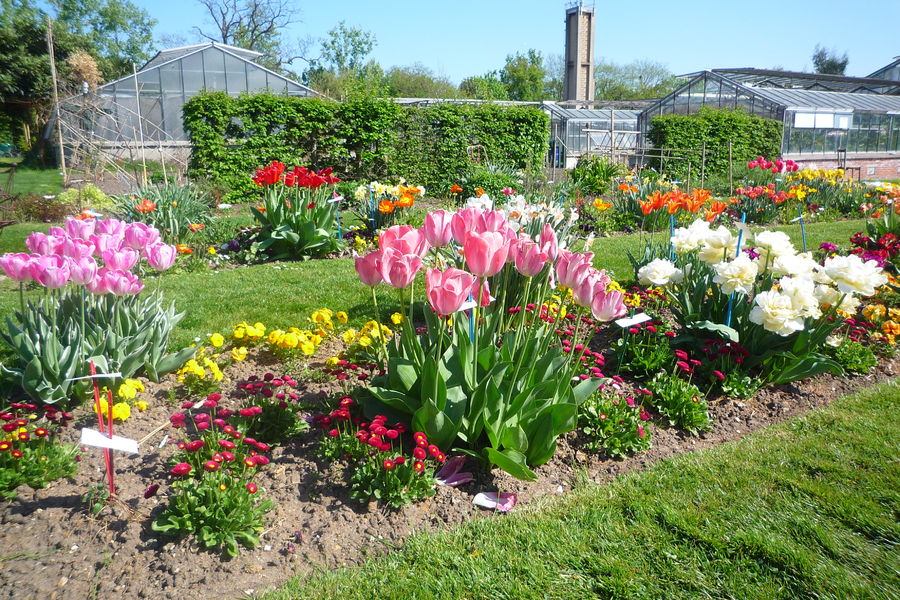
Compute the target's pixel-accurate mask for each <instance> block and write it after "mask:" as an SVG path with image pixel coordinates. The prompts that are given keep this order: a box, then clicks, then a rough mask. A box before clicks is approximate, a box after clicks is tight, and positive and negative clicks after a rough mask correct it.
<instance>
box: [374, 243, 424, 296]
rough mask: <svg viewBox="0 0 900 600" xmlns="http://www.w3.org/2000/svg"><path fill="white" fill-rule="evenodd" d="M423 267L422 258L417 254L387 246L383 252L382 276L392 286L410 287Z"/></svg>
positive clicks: (380, 268)
mask: <svg viewBox="0 0 900 600" xmlns="http://www.w3.org/2000/svg"><path fill="white" fill-rule="evenodd" d="M421 268H422V259H421V257H419V256H418V255H416V254H403V253H401V252H400V251H399V250H396V249H395V248H387V249H386V250H382V252H381V263H380V265H379V270H380V272H381V278H382V279H383V280H384V282H385V283H386V284H388V285H390V286H392V287H395V288H399V289H403V288H406V287H409V285H410V284H411V283H412V282H413V280H414V279H415V278H416V273H418V272H419V270H420V269H421Z"/></svg>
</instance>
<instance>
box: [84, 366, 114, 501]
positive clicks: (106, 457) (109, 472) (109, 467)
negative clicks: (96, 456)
mask: <svg viewBox="0 0 900 600" xmlns="http://www.w3.org/2000/svg"><path fill="white" fill-rule="evenodd" d="M88 363H89V364H90V366H91V383H92V384H93V386H94V410H95V412H96V413H97V422H98V425H99V428H100V433H103V434H106V435H107V437H109V438H110V439H112V402H110V401H108V402H107V408H108V422H109V433H107V431H106V428H105V427H104V425H103V410H102V409H101V408H100V388H99V387H98V386H97V379H96V378H95V377H96V375H97V366H96V365H95V364H94V361H92V360H91V361H88ZM109 394H110V395H109V398H110V400H112V391H110V392H109ZM103 462H104V463H105V464H106V479H107V480H108V481H109V493H110V495H115V493H116V487H115V482H114V479H113V477H114V475H113V464H112V450H110V449H109V448H104V449H103Z"/></svg>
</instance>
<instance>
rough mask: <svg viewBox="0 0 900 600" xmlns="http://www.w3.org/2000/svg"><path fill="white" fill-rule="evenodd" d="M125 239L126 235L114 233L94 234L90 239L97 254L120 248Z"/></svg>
mask: <svg viewBox="0 0 900 600" xmlns="http://www.w3.org/2000/svg"><path fill="white" fill-rule="evenodd" d="M124 241H125V239H124V236H122V235H112V234H110V235H107V234H100V235H92V236H91V239H90V242H91V243H92V244H93V245H94V254H96V255H97V256H100V255H102V254H103V252H104V251H105V250H113V251H116V250H118V249H119V248H121V247H122V243H123V242H124Z"/></svg>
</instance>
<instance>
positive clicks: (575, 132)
mask: <svg viewBox="0 0 900 600" xmlns="http://www.w3.org/2000/svg"><path fill="white" fill-rule="evenodd" d="M541 108H542V109H543V110H545V111H546V112H547V113H549V115H550V164H551V166H552V167H555V168H561V167H565V168H572V167H574V166H575V162H576V161H577V160H578V157H580V156H582V155H584V154H590V153H611V152H615V151H620V150H631V149H633V148H635V146H636V145H637V143H638V140H637V138H638V133H639V131H638V113H639V112H640V111H638V110H625V109H616V108H612V107H610V108H590V109H586V108H567V107H565V106H563V105H560V104H557V103H552V102H544V103H543V104H542V105H541Z"/></svg>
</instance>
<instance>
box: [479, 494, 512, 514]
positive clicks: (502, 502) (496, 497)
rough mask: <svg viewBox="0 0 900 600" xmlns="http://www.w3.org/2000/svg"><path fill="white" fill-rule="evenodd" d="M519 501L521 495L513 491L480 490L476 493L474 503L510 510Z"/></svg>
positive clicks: (500, 509)
mask: <svg viewBox="0 0 900 600" xmlns="http://www.w3.org/2000/svg"><path fill="white" fill-rule="evenodd" d="M518 501H519V497H518V496H516V495H515V494H511V493H503V494H498V493H497V492H480V493H478V494H475V497H474V498H473V499H472V504H474V505H475V506H480V507H481V508H488V509H492V510H496V511H499V512H508V511H510V510H512V508H513V507H514V506H515V505H516V503H517V502H518Z"/></svg>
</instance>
